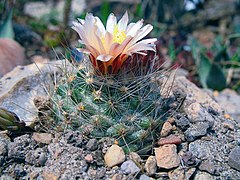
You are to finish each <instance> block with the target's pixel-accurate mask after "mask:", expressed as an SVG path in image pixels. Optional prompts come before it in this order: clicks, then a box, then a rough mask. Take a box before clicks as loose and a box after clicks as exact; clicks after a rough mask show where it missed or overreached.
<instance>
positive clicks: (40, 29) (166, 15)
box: [0, 0, 240, 92]
mask: <svg viewBox="0 0 240 180" xmlns="http://www.w3.org/2000/svg"><path fill="white" fill-rule="evenodd" d="M126 10H127V11H128V13H129V15H130V19H131V21H137V20H139V19H142V18H143V19H144V21H145V23H146V24H147V23H150V24H152V25H153V26H154V30H153V31H152V33H151V34H150V36H151V37H156V38H158V42H157V43H156V45H157V55H158V56H159V58H160V59H161V61H163V62H165V61H167V62H168V63H167V64H168V66H169V67H170V66H172V65H174V66H177V67H179V68H180V69H181V72H182V73H183V74H184V75H185V76H186V77H187V78H188V79H189V80H191V81H192V82H194V83H195V84H197V85H198V86H200V87H204V88H211V89H214V90H222V89H224V88H226V87H228V88H231V89H234V90H236V91H237V92H240V0H218V1H216V0H1V1H0V76H3V74H5V73H6V72H8V71H10V70H11V69H12V68H13V67H14V66H16V65H19V64H28V63H32V62H45V61H48V60H56V59H62V58H64V57H65V55H66V53H67V52H68V51H69V50H70V49H72V48H74V47H76V46H77V45H78V41H77V40H78V35H77V34H76V33H75V32H74V31H73V30H72V29H71V24H72V21H73V20H74V19H76V18H84V17H85V15H86V13H87V12H92V13H93V14H94V15H96V16H99V17H100V19H102V21H103V22H104V23H106V20H107V17H108V15H109V14H110V13H111V12H113V13H114V14H115V15H116V16H117V17H118V18H120V17H121V16H122V15H123V14H124V12H125V11H126ZM6 38H7V39H11V40H6Z"/></svg>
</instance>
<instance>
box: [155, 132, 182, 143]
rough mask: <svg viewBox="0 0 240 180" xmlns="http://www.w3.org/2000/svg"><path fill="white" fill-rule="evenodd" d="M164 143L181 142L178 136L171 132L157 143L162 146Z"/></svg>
mask: <svg viewBox="0 0 240 180" xmlns="http://www.w3.org/2000/svg"><path fill="white" fill-rule="evenodd" d="M164 144H176V145H178V144H181V139H180V138H179V137H178V136H176V135H173V134H171V135H169V136H167V137H165V138H161V139H159V141H158V145H160V146H162V145H164Z"/></svg>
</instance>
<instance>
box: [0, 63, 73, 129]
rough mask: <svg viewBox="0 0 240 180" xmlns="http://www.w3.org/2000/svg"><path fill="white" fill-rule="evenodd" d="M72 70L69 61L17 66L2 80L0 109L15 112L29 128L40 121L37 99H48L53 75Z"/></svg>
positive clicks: (0, 84) (0, 83)
mask: <svg viewBox="0 0 240 180" xmlns="http://www.w3.org/2000/svg"><path fill="white" fill-rule="evenodd" d="M64 68H65V69H66V68H69V70H70V69H71V68H72V66H71V65H70V64H69V63H67V61H53V62H49V63H38V64H31V65H28V66H17V67H16V68H15V69H14V70H13V71H11V72H9V73H7V74H6V75H5V76H4V77H2V78H1V79H0V107H3V108H5V109H7V110H10V111H12V112H14V113H15V114H16V115H17V116H18V117H19V118H20V120H23V121H24V122H25V123H26V125H27V126H31V125H33V123H34V122H35V121H36V120H38V109H37V107H36V106H35V103H34V101H35V100H36V99H39V98H41V99H48V97H49V96H48V95H49V93H50V89H51V88H52V86H53V79H52V78H51V75H53V74H56V73H58V72H60V71H61V69H64Z"/></svg>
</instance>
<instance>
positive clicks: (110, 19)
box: [106, 13, 117, 34]
mask: <svg viewBox="0 0 240 180" xmlns="http://www.w3.org/2000/svg"><path fill="white" fill-rule="evenodd" d="M116 24H117V18H116V16H114V14H113V13H111V14H110V15H109V16H108V19H107V25H106V30H107V31H108V32H110V33H111V34H112V33H113V30H114V26H115V25H116Z"/></svg>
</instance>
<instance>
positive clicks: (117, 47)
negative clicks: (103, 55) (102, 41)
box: [109, 36, 133, 58]
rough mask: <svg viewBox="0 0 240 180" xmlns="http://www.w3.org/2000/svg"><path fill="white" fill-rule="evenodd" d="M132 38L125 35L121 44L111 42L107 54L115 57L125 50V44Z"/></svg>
mask: <svg viewBox="0 0 240 180" xmlns="http://www.w3.org/2000/svg"><path fill="white" fill-rule="evenodd" d="M132 38H133V37H131V36H127V37H126V39H125V40H124V41H123V42H122V44H119V43H114V44H112V46H111V48H110V50H109V54H111V55H112V56H113V57H114V58H116V57H117V56H118V55H119V54H121V53H122V52H123V51H124V50H125V48H126V46H127V44H128V43H129V42H130V41H131V40H132Z"/></svg>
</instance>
